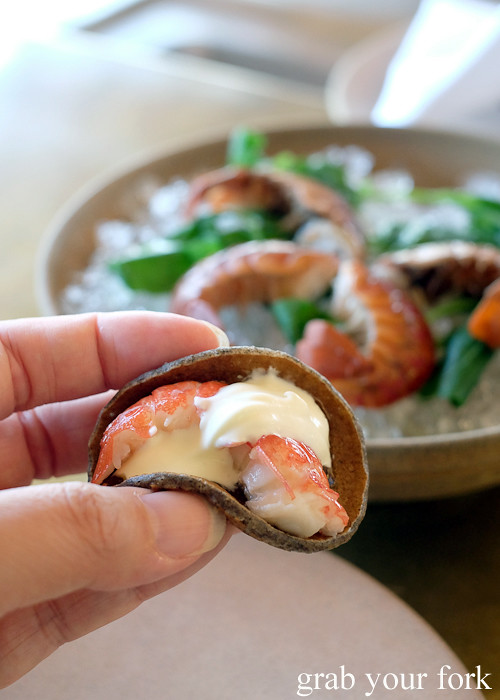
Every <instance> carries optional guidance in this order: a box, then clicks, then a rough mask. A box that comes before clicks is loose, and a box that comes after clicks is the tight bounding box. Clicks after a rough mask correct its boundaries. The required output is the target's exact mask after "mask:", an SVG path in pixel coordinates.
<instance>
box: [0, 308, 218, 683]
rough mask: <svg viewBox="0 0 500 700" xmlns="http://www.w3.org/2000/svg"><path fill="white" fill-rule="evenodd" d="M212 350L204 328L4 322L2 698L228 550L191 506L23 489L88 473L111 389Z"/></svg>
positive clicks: (206, 512) (84, 486) (93, 317)
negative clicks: (66, 650)
mask: <svg viewBox="0 0 500 700" xmlns="http://www.w3.org/2000/svg"><path fill="white" fill-rule="evenodd" d="M220 344H221V345H225V344H227V339H226V338H225V336H224V334H222V333H221V332H219V331H218V330H217V329H215V328H213V327H211V326H209V325H208V324H204V323H201V322H199V321H195V320H193V319H189V318H185V317H181V316H174V315H171V314H159V313H151V312H120V313H111V314H84V315H81V316H62V317H57V318H50V319H30V320H29V321H25V320H16V321H6V322H3V323H0V455H1V457H0V459H1V462H2V464H1V466H0V488H2V489H3V490H2V491H0V557H1V559H0V560H1V562H2V572H1V575H0V650H1V657H0V687H4V686H6V685H8V684H10V683H12V682H14V681H15V680H17V679H18V678H19V677H20V676H22V675H23V674H24V673H26V672H27V671H28V670H30V669H31V668H32V667H33V666H35V665H36V664H37V663H39V662H40V661H41V660H42V659H44V658H45V657H46V656H48V655H49V654H51V653H52V652H53V651H54V650H55V649H56V648H57V647H58V646H60V645H61V644H63V643H64V642H67V641H70V640H73V639H76V638H77V637H80V636H82V635H84V634H87V633H88V632H90V631H92V630H94V629H97V628H98V627H100V626H102V625H104V624H106V623H108V622H111V621H112V620H114V619H116V618H118V617H120V616H122V615H124V614H125V613H127V612H129V611H130V610H133V609H134V608H135V607H137V606H138V605H139V604H140V603H141V602H142V601H144V600H146V599H148V598H150V597H152V596H153V595H156V594H157V593H159V592H161V591H164V590H166V589H168V588H171V587H172V586H174V585H176V584H177V583H179V582H180V581H182V580H184V579H185V578H187V577H188V576H190V575H192V574H193V573H194V572H195V571H197V570H198V569H200V568H201V567H202V566H204V565H205V564H206V563H207V562H208V561H209V560H210V559H211V558H212V557H213V556H215V554H216V553H217V552H218V551H219V550H220V549H221V548H222V546H223V545H224V544H225V542H226V541H227V540H228V539H229V536H230V528H227V530H226V521H225V518H223V516H222V515H220V514H219V513H218V512H217V511H215V510H214V509H213V508H212V507H211V506H209V505H208V503H207V502H206V501H205V500H204V499H203V498H201V497H200V496H197V495H195V494H187V493H181V492H161V493H151V492H150V491H147V490H146V489H139V488H121V489H114V488H106V487H101V486H96V485H94V484H88V483H83V482H81V481H73V482H69V481H66V482H58V483H50V484H43V485H36V486H28V484H30V483H31V481H32V480H33V479H34V478H47V477H49V476H63V475H67V474H71V473H80V472H83V471H84V470H85V469H86V463H87V441H88V438H89V435H90V433H91V431H92V428H93V425H94V423H95V421H96V418H97V414H98V412H99V410H100V409H101V408H102V406H103V405H104V404H105V403H106V401H107V399H108V398H109V395H110V392H109V390H111V389H115V390H116V389H118V388H119V387H120V386H122V385H123V384H124V383H125V382H126V381H128V380H130V379H132V378H133V377H135V376H137V375H139V374H141V373H142V372H144V371H146V370H148V369H152V368H154V367H157V366H159V365H161V364H162V363H163V362H166V361H169V360H173V359H176V358H178V357H181V356H183V355H187V354H190V353H193V352H199V351H201V350H208V349H211V348H215V347H217V346H218V345H220Z"/></svg>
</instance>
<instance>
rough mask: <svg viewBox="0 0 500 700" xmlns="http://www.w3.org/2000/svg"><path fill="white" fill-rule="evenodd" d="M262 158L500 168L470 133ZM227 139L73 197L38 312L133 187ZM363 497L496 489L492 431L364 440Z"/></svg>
mask: <svg viewBox="0 0 500 700" xmlns="http://www.w3.org/2000/svg"><path fill="white" fill-rule="evenodd" d="M268 144H269V146H268V151H269V152H270V153H272V152H276V151H280V150H285V149H291V150H293V151H295V152H299V153H300V152H301V153H308V152H311V151H315V150H319V149H321V148H324V147H325V146H327V145H329V144H338V145H350V144H357V145H359V146H361V147H363V148H366V149H367V150H369V151H370V152H371V153H372V154H373V155H374V156H375V159H376V164H377V168H378V169H380V168H386V167H387V168H404V169H408V170H409V171H411V173H412V174H413V175H414V177H415V180H416V182H417V184H420V185H425V186H452V185H454V184H458V183H459V182H460V181H461V180H462V179H463V178H464V177H465V176H466V175H467V174H470V173H473V172H478V171H493V172H495V173H499V172H500V143H493V142H490V141H488V140H482V139H479V138H474V137H469V136H467V137H465V136H460V135H457V134H447V133H439V132H430V131H418V130H399V129H377V128H375V127H369V126H367V127H364V126H360V127H332V126H329V125H327V126H318V125H314V126H307V125H305V126H303V127H300V128H289V129H282V130H274V131H270V132H268ZM225 153H226V140H225V139H224V138H220V139H219V140H214V141H210V142H208V143H207V142H204V143H201V144H200V143H197V144H194V145H189V146H188V145H186V147H182V148H179V149H178V150H175V151H171V150H170V151H167V152H164V153H158V152H157V153H155V154H154V155H152V156H151V155H149V156H147V157H145V158H143V159H142V160H141V161H140V162H134V163H132V164H128V165H126V166H125V167H123V168H122V169H121V170H120V171H118V172H114V173H111V174H108V175H107V176H106V177H104V178H103V179H99V181H97V182H93V183H91V184H90V185H89V187H88V188H86V189H85V191H83V192H80V193H78V194H77V195H76V196H75V198H74V199H73V200H72V201H71V202H69V203H68V205H67V207H66V208H65V209H64V211H62V212H61V213H60V215H59V216H58V218H57V220H56V221H54V223H53V225H52V227H51V229H50V230H49V231H48V232H47V234H46V236H45V239H44V242H43V245H42V247H41V251H40V256H39V260H38V266H37V273H36V289H37V297H38V300H39V304H40V308H41V311H42V312H43V313H45V314H59V313H62V308H61V304H60V295H61V292H62V290H63V289H64V288H65V286H66V285H67V284H68V283H69V281H70V280H71V279H72V277H73V275H74V274H75V272H76V271H78V270H81V269H83V268H84V267H85V265H86V263H87V261H88V259H89V256H90V255H91V253H92V250H93V248H94V228H95V225H96V223H97V222H99V221H101V220H105V219H110V218H113V217H123V216H124V215H125V212H126V211H127V207H128V206H130V198H131V197H133V195H134V192H135V191H136V188H137V185H138V183H140V182H141V181H143V180H144V179H145V178H151V179H154V180H156V181H160V182H164V183H166V182H168V181H169V180H171V179H172V178H174V177H177V176H181V177H188V178H189V177H191V176H192V175H194V174H197V173H199V172H202V171H205V170H209V169H211V168H216V167H219V166H220V165H221V164H223V162H224V159H225ZM367 449H368V461H369V466H370V492H369V497H370V499H371V500H377V501H401V500H410V499H428V498H439V497H446V496H454V495H458V494H463V493H469V492H473V491H477V490H480V489H483V488H486V487H490V486H493V485H496V484H499V483H500V458H499V454H500V426H498V427H497V426H494V427H490V428H482V429H477V430H470V431H467V432H463V433H453V434H445V435H439V436H438V435H436V436H430V437H408V438H398V439H393V438H391V439H376V440H372V439H369V440H368V441H367Z"/></svg>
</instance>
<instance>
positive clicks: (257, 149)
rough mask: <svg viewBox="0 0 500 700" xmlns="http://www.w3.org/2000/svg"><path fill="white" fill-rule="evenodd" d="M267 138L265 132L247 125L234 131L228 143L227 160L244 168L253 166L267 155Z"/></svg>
mask: <svg viewBox="0 0 500 700" xmlns="http://www.w3.org/2000/svg"><path fill="white" fill-rule="evenodd" d="M266 145H267V139H266V137H265V136H264V134H261V133H259V132H258V131H253V130H252V129H247V128H245V127H239V128H236V129H234V130H233V131H232V133H231V135H230V138H229V142H228V145H227V155H226V162H227V163H228V165H236V166H240V167H242V168H251V167H253V166H254V165H256V164H257V163H258V162H259V161H260V160H262V158H263V157H264V155H265V149H266Z"/></svg>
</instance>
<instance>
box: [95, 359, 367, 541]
mask: <svg viewBox="0 0 500 700" xmlns="http://www.w3.org/2000/svg"><path fill="white" fill-rule="evenodd" d="M256 369H263V370H265V371H267V370H269V369H273V370H274V371H276V372H277V374H278V376H280V377H282V378H283V379H285V380H287V381H290V382H292V383H293V384H295V386H297V387H299V388H301V389H303V390H305V391H307V392H308V393H309V394H310V395H311V396H312V397H313V398H314V400H315V401H316V403H317V404H318V405H319V407H320V408H321V409H322V410H323V412H324V414H325V415H326V417H327V419H328V423H329V426H330V451H331V454H332V470H331V476H332V477H333V483H334V486H333V488H334V489H335V491H337V492H338V493H339V501H340V503H341V504H342V505H343V506H344V508H345V510H346V511H347V514H348V516H349V525H348V526H347V527H346V528H345V529H344V531H343V532H342V533H340V534H339V535H336V536H334V537H327V536H324V535H319V534H318V535H314V536H313V537H308V538H303V537H297V536H296V535H291V534H288V533H286V532H284V531H282V530H279V529H278V528H276V527H274V526H273V525H270V524H269V523H268V522H266V521H265V520H264V519H263V518H261V517H259V516H258V515H255V514H254V513H252V512H251V511H250V510H249V509H248V508H247V507H246V506H245V505H244V502H243V501H244V499H243V496H242V495H241V496H242V497H241V500H238V494H235V495H233V494H231V493H229V492H228V491H227V490H226V489H225V488H223V487H222V486H220V485H219V484H216V483H214V482H212V481H208V480H206V479H203V478H200V477H193V476H190V475H188V474H174V473H169V472H157V473H153V474H147V475H142V476H135V477H132V478H130V479H127V480H126V481H123V482H121V483H120V484H116V485H117V486H140V487H143V488H149V489H151V490H153V491H161V490H182V491H195V492H196V493H199V494H202V495H203V496H205V497H206V498H207V499H208V500H209V501H210V502H211V503H212V505H214V506H215V507H216V508H218V509H219V510H222V511H223V512H224V514H225V515H226V517H227V518H228V520H230V521H231V522H232V523H234V524H235V525H236V526H237V527H238V528H240V529H241V530H243V531H244V532H246V533H247V534H248V535H251V536H252V537H255V538H256V539H258V540H261V541H263V542H267V543H268V544H271V545H273V546H275V547H279V548H280V549H285V550H289V551H299V552H317V551H320V550H327V549H334V548H335V547H338V546H339V545H341V544H343V543H344V542H347V541H348V540H349V539H350V538H351V537H352V535H353V534H354V533H355V532H356V530H357V528H358V526H359V523H360V522H361V520H362V519H363V516H364V514H365V510H366V501H367V491H368V466H367V461H366V450H365V444H364V440H363V435H362V432H361V429H360V427H359V425H358V422H357V420H356V418H355V417H354V415H353V412H352V410H351V408H350V407H349V405H348V404H347V402H346V401H345V400H344V399H343V398H342V396H341V395H340V394H339V393H338V392H337V391H336V390H335V389H334V388H333V386H332V385H331V384H330V382H328V381H327V380H326V379H325V378H324V377H322V376H321V375H320V374H319V373H318V372H316V371H315V370H312V369H311V368H309V367H307V365H305V364H304V363H302V362H300V360H297V359H296V358H294V357H292V356H291V355H288V354H286V353H283V352H278V351H274V350H268V349H266V348H256V347H253V346H251V347H230V348H218V349H216V350H208V351H206V352H201V353H198V354H196V355H189V356H187V357H183V358H182V359H180V360H176V361H174V362H169V363H167V364H165V365H163V366H162V367H159V368H158V369H156V370H152V371H151V372H146V373H145V374H143V375H141V376H140V377H138V378H137V379H134V380H132V381H131V382H129V383H128V384H127V385H126V386H124V387H123V389H121V390H120V391H118V393H117V394H115V396H114V397H113V398H112V399H111V401H110V402H109V403H108V404H107V405H106V406H105V407H104V408H103V410H102V411H101V413H100V416H99V418H98V421H97V424H96V426H95V429H94V431H93V433H92V436H91V438H90V441H89V470H88V474H89V480H90V479H91V478H92V474H93V473H94V470H95V467H96V464H97V460H98V458H99V452H100V442H101V438H102V436H103V433H104V431H105V429H106V427H107V426H108V425H109V423H111V422H112V421H113V420H114V419H115V418H116V417H117V416H118V415H119V414H120V413H122V412H123V411H124V410H125V409H126V408H128V407H129V406H131V405H132V404H134V403H135V402H136V401H138V400H139V399H141V398H143V397H144V396H147V395H148V394H151V392H152V391H153V390H154V389H156V388H157V387H159V386H163V385H166V384H175V383H176V382H182V381H189V380H192V381H199V382H206V381H212V380H218V381H224V382H226V383H228V384H232V383H234V382H241V381H243V380H245V379H247V378H248V377H249V376H250V375H251V374H252V372H253V371H254V370H256Z"/></svg>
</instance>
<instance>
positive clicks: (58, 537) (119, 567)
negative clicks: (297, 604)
mask: <svg viewBox="0 0 500 700" xmlns="http://www.w3.org/2000/svg"><path fill="white" fill-rule="evenodd" d="M225 528H226V520H225V518H224V517H223V515H221V514H220V513H219V512H218V511H216V510H215V509H213V508H212V507H211V506H210V505H209V504H208V503H207V502H206V501H205V500H204V499H203V498H202V497H201V496H198V495H195V494H187V493H182V492H174V491H169V492H158V493H151V492H150V491H147V490H145V489H136V488H119V489H117V488H112V487H103V486H96V485H93V484H85V483H82V482H66V483H62V484H61V483H60V484H44V485H40V486H26V487H21V488H16V489H9V490H6V491H3V492H0V543H2V544H1V545H0V549H1V550H2V560H3V561H4V562H8V566H5V567H4V569H3V572H2V580H1V583H0V614H3V613H5V612H7V611H9V610H13V609H17V608H20V607H26V606H28V605H31V604H36V603H38V602H41V601H43V600H49V599H53V598H56V597H59V596H62V595H65V594H67V593H70V592H71V591H75V590H79V589H82V588H88V589H92V590H101V591H104V590H107V591H111V590H119V589H125V588H130V587H135V586H140V585H144V584H148V583H152V582H154V581H158V580H159V579H161V578H165V577H167V576H170V575H172V574H175V573H177V572H179V571H181V570H183V569H185V568H187V567H188V566H190V565H191V564H192V563H193V562H194V561H196V559H198V558H199V557H200V556H201V554H203V553H205V552H207V551H209V550H211V549H213V548H214V547H215V546H216V545H217V544H218V543H219V542H220V540H221V539H222V536H223V534H224V532H225Z"/></svg>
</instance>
